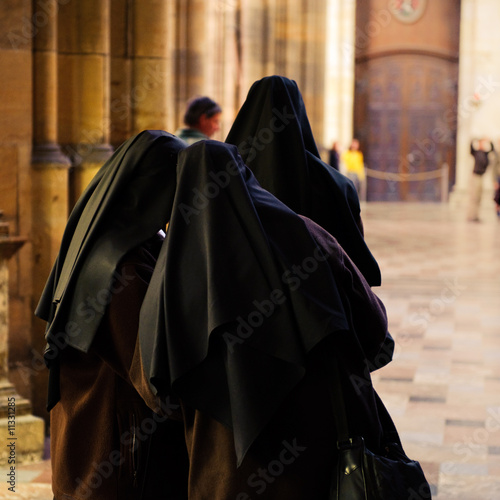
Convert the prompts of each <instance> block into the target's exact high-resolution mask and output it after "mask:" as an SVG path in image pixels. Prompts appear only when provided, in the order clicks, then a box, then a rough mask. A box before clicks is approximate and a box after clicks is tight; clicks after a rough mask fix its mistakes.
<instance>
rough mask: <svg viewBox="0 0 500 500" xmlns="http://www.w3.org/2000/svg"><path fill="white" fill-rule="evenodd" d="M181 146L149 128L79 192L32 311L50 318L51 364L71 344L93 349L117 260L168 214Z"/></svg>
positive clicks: (48, 360) (48, 357)
mask: <svg viewBox="0 0 500 500" xmlns="http://www.w3.org/2000/svg"><path fill="white" fill-rule="evenodd" d="M184 147H185V144H184V143H183V142H182V141H181V140H179V139H177V138H176V137H174V136H173V135H171V134H168V133H166V132H163V131H144V132H142V133H140V134H138V135H137V136H135V137H133V138H131V139H129V140H128V141H126V142H125V143H123V144H122V145H121V146H120V147H119V148H118V149H117V150H116V151H115V153H114V154H113V156H112V157H111V158H110V159H109V160H108V161H107V162H106V163H105V164H104V165H103V166H102V168H101V169H100V170H99V171H98V173H97V174H96V175H95V177H94V178H93V180H92V181H91V182H90V183H89V185H88V187H87V188H86V190H85V191H84V193H83V194H82V195H81V197H80V199H79V200H78V202H77V203H76V205H75V207H74V209H73V210H72V212H71V215H70V217H69V220H68V223H67V226H66V229H65V231H64V235H63V238H62V243H61V248H60V250H59V255H58V257H57V260H56V262H55V264H54V266H53V268H52V271H51V274H50V276H49V278H48V281H47V283H46V285H45V289H44V291H43V293H42V296H41V298H40V301H39V304H38V307H37V308H36V311H35V314H36V315H37V316H38V317H40V318H42V319H44V320H45V321H47V322H48V325H47V329H46V339H47V349H46V351H45V360H46V363H47V365H49V366H50V365H51V363H52V362H53V361H54V360H55V359H56V358H57V356H58V351H59V350H60V349H61V348H62V347H64V346H66V345H69V346H72V347H74V348H76V349H79V350H81V351H84V352H87V351H88V349H89V347H90V344H91V343H92V340H93V338H94V335H95V333H96V331H97V329H98V327H99V325H100V323H101V320H102V317H103V314H104V311H105V309H106V305H107V304H108V303H109V297H110V294H111V293H112V289H111V287H112V284H113V280H114V278H115V270H116V268H117V266H118V263H119V261H120V260H121V259H122V258H123V256H124V255H125V254H126V253H127V252H129V251H130V250H131V249H133V248H135V247H136V246H137V245H139V244H141V243H142V242H144V241H146V240H147V239H149V238H151V237H152V236H154V235H155V233H156V232H158V231H159V230H160V229H164V228H165V225H166V223H167V222H168V220H169V218H170V213H171V209H172V202H173V199H174V194H175V184H176V164H177V155H178V153H179V151H180V150H181V149H183V148H184Z"/></svg>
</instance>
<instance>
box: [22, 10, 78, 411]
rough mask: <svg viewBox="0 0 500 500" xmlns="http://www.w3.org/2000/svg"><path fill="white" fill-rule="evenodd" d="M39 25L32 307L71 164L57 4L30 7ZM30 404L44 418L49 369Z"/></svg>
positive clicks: (37, 329)
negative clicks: (61, 94) (62, 109)
mask: <svg viewBox="0 0 500 500" xmlns="http://www.w3.org/2000/svg"><path fill="white" fill-rule="evenodd" d="M34 9H35V13H34V16H35V17H36V16H39V18H40V19H43V20H44V21H45V22H44V23H39V24H40V25H39V27H38V30H37V32H36V36H35V38H34V41H33V43H34V52H33V78H34V85H33V104H34V109H33V143H34V144H33V150H32V157H31V168H32V170H31V181H32V182H31V186H32V205H31V206H32V220H33V224H32V228H33V229H32V233H31V239H32V248H33V262H34V263H35V265H33V304H32V308H31V310H33V309H34V308H35V307H36V303H37V301H38V298H39V297H40V295H41V292H42V290H43V287H44V284H45V281H46V280H47V277H48V275H49V273H50V270H51V267H52V264H53V263H54V260H55V258H56V256H57V253H58V250H59V245H60V244H61V238H62V234H63V232H64V227H65V225H66V221H67V218H68V206H69V203H68V187H69V186H68V170H69V167H70V165H71V163H70V160H69V158H68V157H67V156H65V155H64V154H63V153H62V152H61V148H60V146H59V144H58V132H57V116H58V102H57V87H58V76H57V3H56V2H43V7H42V6H41V2H34ZM31 346H32V348H33V349H35V351H36V352H43V349H44V346H45V339H44V325H42V324H41V322H39V321H37V320H34V321H33V324H32V331H31ZM28 377H29V378H30V379H31V387H32V391H31V392H32V403H33V407H34V409H35V411H36V412H37V413H38V414H40V415H42V414H43V413H45V403H46V385H47V370H39V371H33V372H32V373H29V374H28Z"/></svg>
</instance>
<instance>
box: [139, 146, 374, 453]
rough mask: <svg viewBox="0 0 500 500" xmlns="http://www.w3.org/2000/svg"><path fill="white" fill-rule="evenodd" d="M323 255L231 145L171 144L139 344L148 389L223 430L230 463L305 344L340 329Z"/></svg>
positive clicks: (342, 320) (297, 367) (296, 365)
mask: <svg viewBox="0 0 500 500" xmlns="http://www.w3.org/2000/svg"><path fill="white" fill-rule="evenodd" d="M326 260H327V257H326V256H325V255H324V253H323V251H322V249H321V248H320V247H319V246H318V245H317V244H316V242H315V240H314V239H313V237H312V236H311V234H310V232H309V231H308V229H307V226H306V224H305V222H304V219H303V218H302V217H300V216H298V215H297V214H295V213H294V212H293V211H292V210H291V209H290V208H288V207H287V206H286V205H284V204H283V203H282V202H280V201H279V200H278V199H277V198H276V197H274V196H273V195H272V194H270V193H269V192H267V191H266V190H264V189H262V187H261V186H260V185H259V184H258V182H257V181H256V179H255V177H254V175H253V174H252V173H251V171H250V170H249V169H248V168H247V167H246V166H245V164H244V163H243V161H242V159H241V156H240V155H239V154H238V150H237V148H236V147H235V146H231V145H227V144H223V143H218V142H215V141H203V142H201V143H198V144H195V145H193V146H190V147H189V148H187V149H186V150H184V151H183V152H181V153H180V154H179V164H178V175H177V192H176V196H175V200H174V206H173V209H172V217H171V219H170V223H169V229H168V233H167V237H166V240H165V243H164V245H163V246H162V249H161V252H160V255H159V258H158V262H157V265H156V268H155V271H154V273H153V277H152V280H151V282H150V285H149V288H148V291H147V294H146V297H145V300H144V302H143V306H142V309H141V321H140V330H139V338H140V347H141V355H142V360H143V365H144V368H145V370H146V375H147V376H148V377H149V378H150V380H151V383H152V385H153V387H154V388H155V389H156V391H157V393H158V395H160V396H161V397H166V396H167V395H168V393H169V391H173V392H174V393H175V394H176V396H178V397H180V398H181V400H183V402H184V403H186V404H188V405H190V406H191V407H193V408H196V409H199V410H202V411H204V412H206V413H207V414H209V415H210V416H212V417H213V418H215V419H217V420H218V421H219V422H222V423H224V424H225V425H227V426H229V427H230V428H231V429H232V430H233V434H234V439H235V447H236V454H237V457H238V462H239V463H241V461H242V459H243V457H244V456H245V453H246V452H247V450H248V449H249V447H250V446H251V444H252V443H253V442H254V440H255V439H256V437H257V436H258V435H259V433H260V432H261V431H262V429H263V427H264V426H265V425H266V423H267V422H268V421H269V419H270V418H271V416H272V415H273V414H274V412H275V411H276V409H277V408H278V407H279V405H280V404H281V403H282V402H283V401H284V399H285V397H286V395H287V394H289V393H290V391H291V390H292V389H293V388H294V387H295V386H296V384H297V383H298V382H299V381H300V380H301V379H302V378H303V376H304V372H305V365H306V358H307V355H308V353H309V352H310V351H311V350H312V349H313V348H314V347H316V346H317V345H319V344H320V343H321V342H322V340H324V339H326V338H327V337H330V336H332V335H346V334H347V332H348V330H349V323H348V319H347V317H346V313H345V311H344V307H343V305H342V300H341V298H340V296H339V291H338V289H337V286H336V283H335V279H334V277H333V276H332V274H331V269H330V267H329V265H328V263H327V262H326ZM380 342H382V339H381V340H380Z"/></svg>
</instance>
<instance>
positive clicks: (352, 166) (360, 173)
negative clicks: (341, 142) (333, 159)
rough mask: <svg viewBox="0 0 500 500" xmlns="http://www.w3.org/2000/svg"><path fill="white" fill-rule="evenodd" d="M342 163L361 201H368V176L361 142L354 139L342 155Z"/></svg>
mask: <svg viewBox="0 0 500 500" xmlns="http://www.w3.org/2000/svg"><path fill="white" fill-rule="evenodd" d="M340 158H341V160H342V163H343V164H344V166H345V169H346V175H347V177H349V179H351V181H352V182H353V183H354V186H355V187H356V191H357V192H358V195H359V198H360V200H361V201H366V174H365V161H364V158H363V153H362V152H361V151H360V150H359V141H358V139H356V138H354V139H353V140H352V142H351V145H350V146H349V149H348V150H347V151H344V152H343V153H342V155H341V157H340Z"/></svg>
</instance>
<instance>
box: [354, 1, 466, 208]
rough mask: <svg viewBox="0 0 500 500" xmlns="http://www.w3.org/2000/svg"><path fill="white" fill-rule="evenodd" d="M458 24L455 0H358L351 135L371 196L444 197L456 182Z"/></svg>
mask: <svg viewBox="0 0 500 500" xmlns="http://www.w3.org/2000/svg"><path fill="white" fill-rule="evenodd" d="M459 26H460V2H459V1H457V0H440V1H439V2H433V1H427V2H426V1H424V0H409V1H404V0H392V1H389V2H388V1H387V0H358V2H357V11H356V71H355V81H356V84H355V99H354V102H355V107H354V135H355V136H356V137H358V138H359V140H360V142H361V147H362V150H363V152H364V156H365V164H366V167H367V169H368V188H367V199H368V200H371V201H439V200H441V199H442V197H443V191H446V194H447V192H448V191H449V189H450V186H451V185H453V182H454V176H455V149H456V122H457V120H456V118H457V116H456V115H457V93H458V92H457V91H458V49H459V47H458V42H459ZM444 165H448V167H449V169H448V171H447V172H448V174H447V175H448V177H443V172H445V170H443V167H444ZM443 181H444V182H445V183H446V185H445V186H444V188H443Z"/></svg>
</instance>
